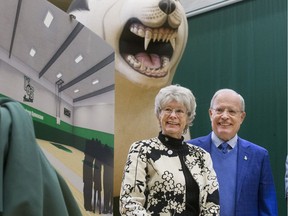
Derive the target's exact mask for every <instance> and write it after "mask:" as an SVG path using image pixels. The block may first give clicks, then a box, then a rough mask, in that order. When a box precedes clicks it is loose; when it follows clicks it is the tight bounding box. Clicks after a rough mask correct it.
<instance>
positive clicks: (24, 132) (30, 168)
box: [0, 98, 81, 216]
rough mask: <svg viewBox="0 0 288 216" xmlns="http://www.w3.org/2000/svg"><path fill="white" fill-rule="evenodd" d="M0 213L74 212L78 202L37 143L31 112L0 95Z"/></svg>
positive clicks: (38, 215) (10, 215) (55, 215)
mask: <svg viewBox="0 0 288 216" xmlns="http://www.w3.org/2000/svg"><path fill="white" fill-rule="evenodd" d="M0 154H1V156H0V161H1V166H0V215H3V216H18V215H21V216H26V215H27V216H41V215H47V216H48V215H49V216H51V215H53V216H65V215H69V216H74V215H75V216H77V215H81V212H80V210H79V207H78V205H77V202H76V201H75V199H74V197H73V195H72V193H71V191H70V190H69V188H68V186H67V184H66V182H65V181H64V179H63V178H62V177H61V176H60V175H59V174H58V173H57V172H56V170H55V169H54V168H53V167H52V165H51V164H50V163H49V161H48V160H47V159H46V157H45V155H44V154H43V152H42V151H41V149H40V147H39V146H38V144H37V143H36V139H35V134H34V127H33V123H32V119H31V117H30V115H29V114H28V113H27V112H26V111H25V110H24V108H23V107H22V105H21V104H20V103H18V102H15V101H12V100H10V99H7V98H0Z"/></svg>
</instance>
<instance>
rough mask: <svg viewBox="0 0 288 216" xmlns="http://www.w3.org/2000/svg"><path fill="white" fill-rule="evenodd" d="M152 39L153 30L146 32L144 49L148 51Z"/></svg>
mask: <svg viewBox="0 0 288 216" xmlns="http://www.w3.org/2000/svg"><path fill="white" fill-rule="evenodd" d="M151 38H152V31H151V30H146V31H145V40H144V49H145V50H147V47H148V45H149V43H150V40H151Z"/></svg>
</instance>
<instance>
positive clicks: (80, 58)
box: [75, 55, 83, 63]
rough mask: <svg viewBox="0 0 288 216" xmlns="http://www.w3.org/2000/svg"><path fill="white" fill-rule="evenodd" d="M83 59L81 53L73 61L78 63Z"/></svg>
mask: <svg viewBox="0 0 288 216" xmlns="http://www.w3.org/2000/svg"><path fill="white" fill-rule="evenodd" d="M82 59H83V56H82V55H79V56H78V57H77V58H76V59H75V62H76V63H79V62H80V61H82Z"/></svg>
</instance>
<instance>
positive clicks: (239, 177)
mask: <svg viewBox="0 0 288 216" xmlns="http://www.w3.org/2000/svg"><path fill="white" fill-rule="evenodd" d="M209 116H210V120H211V125H212V132H211V133H210V134H209V135H207V136H204V137H199V138H196V139H192V140H189V141H188V143H192V144H194V145H198V146H200V147H202V148H203V149H205V150H206V151H208V152H209V153H210V154H211V157H212V160H213V166H214V169H215V171H216V174H217V178H218V181H219V192H220V209H221V211H220V215H221V216H232V215H233V216H243V215H245V216H255V215H258V216H260V215H262V216H264V215H271V216H272V215H273V216H275V215H278V210H277V201H276V192H275V186H274V181H273V176H272V171H271V166H270V161H269V154H268V151H267V150H266V149H264V148H262V147H260V146H258V145H256V144H254V143H251V142H249V141H247V140H244V139H242V138H240V137H239V136H238V135H237V133H238V131H239V129H240V126H241V124H242V122H243V121H244V119H245V116H246V113H245V103H244V99H243V97H242V96H241V95H240V94H238V93H237V92H235V91H234V90H232V89H221V90H219V91H217V92H216V93H215V94H214V96H213V98H212V100H211V104H210V109H209Z"/></svg>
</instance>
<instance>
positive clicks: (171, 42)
mask: <svg viewBox="0 0 288 216" xmlns="http://www.w3.org/2000/svg"><path fill="white" fill-rule="evenodd" d="M175 41H176V40H175V38H171V39H170V44H171V46H172V48H173V50H175V46H176V45H175V43H176V42H175Z"/></svg>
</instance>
